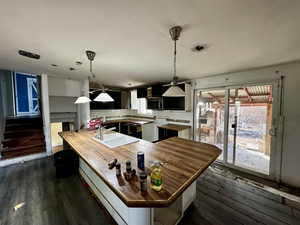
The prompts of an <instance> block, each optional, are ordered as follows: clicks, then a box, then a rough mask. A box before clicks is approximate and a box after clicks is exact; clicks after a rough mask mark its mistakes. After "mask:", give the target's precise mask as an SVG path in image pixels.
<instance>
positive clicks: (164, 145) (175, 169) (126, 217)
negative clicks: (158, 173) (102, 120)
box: [60, 130, 221, 225]
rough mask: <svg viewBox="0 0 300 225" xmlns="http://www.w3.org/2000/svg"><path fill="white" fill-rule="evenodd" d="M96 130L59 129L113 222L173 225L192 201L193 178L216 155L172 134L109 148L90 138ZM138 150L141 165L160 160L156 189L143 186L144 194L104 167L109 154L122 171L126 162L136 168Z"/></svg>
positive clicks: (213, 150)
mask: <svg viewBox="0 0 300 225" xmlns="http://www.w3.org/2000/svg"><path fill="white" fill-rule="evenodd" d="M96 134H97V132H96V131H86V130H80V131H79V132H62V133H60V135H61V137H62V138H63V139H64V140H65V141H66V142H68V144H69V145H70V146H71V147H72V148H73V149H74V150H75V151H76V152H77V153H78V155H79V157H80V169H79V172H80V175H81V176H82V178H83V179H84V180H85V181H86V182H87V184H88V185H89V187H90V189H91V190H92V191H93V192H94V194H95V195H96V196H97V198H98V199H99V200H100V201H101V203H102V204H103V205H104V206H105V208H106V209H107V210H108V211H109V213H110V214H111V216H112V217H113V218H114V219H115V221H116V222H117V223H118V224H128V225H160V224H163V225H174V224H177V223H178V222H179V221H180V219H181V218H182V216H183V213H184V211H185V210H186V208H187V207H188V206H189V205H190V204H191V203H192V201H193V200H194V199H195V196H196V179H197V178H198V177H199V176H200V174H201V173H202V172H203V171H204V170H205V169H206V168H207V167H208V166H209V165H210V164H211V163H213V162H214V161H215V160H216V158H217V157H218V156H219V155H220V153H221V150H219V149H218V148H217V147H215V146H212V145H208V144H204V143H200V142H194V141H190V140H186V139H182V138H177V137H174V138H170V139H166V140H164V141H161V142H158V143H155V144H154V143H151V142H148V141H144V140H139V141H138V142H134V143H131V144H127V145H123V146H119V147H116V148H109V147H106V146H105V145H103V144H101V143H99V142H98V141H96V140H95V138H94V137H95V136H96ZM139 151H142V152H144V154H145V167H146V168H150V166H151V162H153V161H160V162H162V163H163V164H164V166H163V169H162V175H163V188H162V190H161V191H160V192H156V191H154V190H152V189H150V187H148V192H147V193H146V194H141V192H140V190H139V182H138V179H133V180H132V181H129V182H128V181H126V180H125V179H124V178H123V176H122V177H117V176H116V171H115V169H112V170H110V169H109V168H108V163H109V162H110V161H112V160H113V159H115V158H117V159H118V161H119V162H120V163H121V168H122V171H124V170H125V162H126V160H131V162H132V166H133V168H136V167H137V166H136V163H137V162H136V161H137V152H139ZM148 184H150V178H149V177H148Z"/></svg>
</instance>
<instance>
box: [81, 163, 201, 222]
mask: <svg viewBox="0 0 300 225" xmlns="http://www.w3.org/2000/svg"><path fill="white" fill-rule="evenodd" d="M79 173H80V175H81V177H82V178H83V179H84V180H85V182H86V183H87V184H88V185H89V186H90V188H91V190H92V191H93V192H94V194H95V195H96V197H97V198H98V200H99V201H100V202H101V203H102V204H103V206H104V207H105V208H106V209H107V211H108V212H109V213H110V215H111V216H112V217H113V218H114V220H115V221H116V222H117V223H118V224H124V225H175V224H177V223H179V221H180V220H181V219H182V217H183V214H184V211H185V210H186V209H187V207H188V206H189V205H190V204H191V203H192V202H193V201H194V199H195V197H196V181H194V183H192V184H191V185H190V187H189V188H187V189H186V190H185V191H184V192H183V194H182V195H181V196H180V197H179V198H178V199H177V200H176V201H175V202H174V203H173V204H172V205H170V206H169V207H165V208H134V207H128V206H127V205H125V204H124V203H123V201H122V200H121V199H120V198H119V197H118V196H117V195H116V194H115V193H114V192H113V191H112V190H111V189H110V188H109V187H108V186H107V185H106V184H105V183H104V182H103V181H102V179H101V178H100V177H99V176H98V175H97V174H96V173H95V172H94V171H93V170H92V169H91V168H90V167H89V166H88V165H87V164H86V163H85V162H84V161H83V160H82V159H80V168H79Z"/></svg>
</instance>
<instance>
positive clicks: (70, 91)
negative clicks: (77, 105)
mask: <svg viewBox="0 0 300 225" xmlns="http://www.w3.org/2000/svg"><path fill="white" fill-rule="evenodd" d="M80 90H81V84H80V81H77V80H65V95H66V96H68V97H79V96H80Z"/></svg>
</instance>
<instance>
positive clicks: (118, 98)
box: [90, 91, 122, 110]
mask: <svg viewBox="0 0 300 225" xmlns="http://www.w3.org/2000/svg"><path fill="white" fill-rule="evenodd" d="M107 93H108V94H109V95H110V96H111V97H112V98H113V99H114V101H113V102H95V101H91V102H90V109H92V110H95V109H121V108H122V94H121V91H107ZM99 94H100V92H94V93H91V94H90V99H91V100H94V99H95V98H96V97H97V96H98V95H99Z"/></svg>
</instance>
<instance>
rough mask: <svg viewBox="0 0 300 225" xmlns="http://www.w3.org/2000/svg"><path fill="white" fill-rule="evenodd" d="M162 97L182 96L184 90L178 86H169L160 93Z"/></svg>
mask: <svg viewBox="0 0 300 225" xmlns="http://www.w3.org/2000/svg"><path fill="white" fill-rule="evenodd" d="M162 96H163V97H184V96H185V93H184V91H183V90H182V89H181V88H180V87H178V86H175V85H174V86H171V87H169V88H168V90H166V92H165V93H163V95H162Z"/></svg>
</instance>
